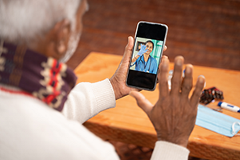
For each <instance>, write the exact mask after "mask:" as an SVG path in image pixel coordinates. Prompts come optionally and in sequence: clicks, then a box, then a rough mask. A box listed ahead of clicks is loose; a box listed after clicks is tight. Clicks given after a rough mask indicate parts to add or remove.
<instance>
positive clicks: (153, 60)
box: [149, 56, 157, 63]
mask: <svg viewBox="0 0 240 160" xmlns="http://www.w3.org/2000/svg"><path fill="white" fill-rule="evenodd" d="M149 57H150V59H151V61H152V63H157V60H156V59H155V58H153V57H152V56H149Z"/></svg>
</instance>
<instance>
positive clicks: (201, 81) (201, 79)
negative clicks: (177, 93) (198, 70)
mask: <svg viewBox="0 0 240 160" xmlns="http://www.w3.org/2000/svg"><path fill="white" fill-rule="evenodd" d="M200 77H202V78H200ZM198 79H199V82H200V83H203V82H204V79H205V77H204V75H199V76H198ZM204 87H206V81H205V83H204Z"/></svg>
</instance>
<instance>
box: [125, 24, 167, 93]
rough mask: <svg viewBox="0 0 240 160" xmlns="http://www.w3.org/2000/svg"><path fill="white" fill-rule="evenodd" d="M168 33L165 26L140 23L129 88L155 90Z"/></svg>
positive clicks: (136, 34)
mask: <svg viewBox="0 0 240 160" xmlns="http://www.w3.org/2000/svg"><path fill="white" fill-rule="evenodd" d="M167 31H168V27H167V25H165V24H160V23H153V22H144V21H141V22H139V23H138V25H137V29H136V32H135V42H134V47H133V52H132V57H131V62H130V65H129V70H128V76H127V81H126V83H127V85H128V86H130V87H135V88H138V89H144V90H154V89H155V87H156V81H157V74H158V66H159V63H160V61H161V57H162V52H163V49H164V46H165V41H166V36H167Z"/></svg>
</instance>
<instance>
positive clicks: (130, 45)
mask: <svg viewBox="0 0 240 160" xmlns="http://www.w3.org/2000/svg"><path fill="white" fill-rule="evenodd" d="M133 41H134V40H133V37H131V36H129V37H128V44H127V46H126V47H125V51H124V55H123V61H124V62H127V63H128V62H130V59H131V55H132V50H133Z"/></svg>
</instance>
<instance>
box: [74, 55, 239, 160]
mask: <svg viewBox="0 0 240 160" xmlns="http://www.w3.org/2000/svg"><path fill="white" fill-rule="evenodd" d="M121 59H122V56H117V55H111V54H103V53H96V52H91V53H90V54H89V55H88V56H87V57H86V59H85V60H84V61H83V62H82V63H81V64H80V65H79V66H78V67H77V68H76V69H75V73H76V75H77V77H78V83H80V82H97V81H101V80H104V79H106V78H110V77H111V76H112V75H113V74H114V72H115V71H116V70H117V67H118V65H119V63H120V62H121ZM172 68H173V64H172V63H171V64H170V69H172ZM198 75H204V76H205V78H206V87H205V88H209V87H212V86H216V87H217V88H219V89H221V90H222V91H223V93H224V100H223V101H224V102H227V103H231V104H234V105H236V106H239V107H240V97H239V93H240V71H233V70H225V69H217V68H210V67H201V66H194V71H193V81H194V84H195V82H196V80H197V77H198ZM142 94H144V96H145V97H146V98H147V99H148V100H149V101H151V102H152V103H153V104H154V103H155V102H156V101H157V99H158V86H157V87H156V90H155V91H142ZM208 106H209V107H211V108H218V107H217V102H214V103H211V104H209V105H208ZM223 113H224V114H227V115H230V116H232V117H235V118H237V119H240V113H235V112H231V111H228V110H224V109H223ZM84 125H85V126H86V127H87V128H88V129H89V130H90V131H92V132H93V133H95V134H96V135H97V136H99V137H101V138H103V139H108V140H113V141H120V142H125V143H129V144H135V145H139V146H145V147H149V148H154V145H155V142H156V141H157V138H156V132H155V130H154V128H153V126H152V124H151V122H150V120H149V119H148V117H147V115H146V114H145V113H144V112H143V111H142V110H141V109H140V108H139V107H138V106H137V104H136V102H135V99H134V98H132V97H130V96H126V97H124V98H122V99H119V100H117V102H116V107H115V108H112V109H108V110H105V111H103V112H101V113H99V114H98V115H96V116H95V117H93V118H91V119H89V120H88V121H87V122H85V123H84ZM188 149H189V150H190V155H191V156H194V157H199V158H205V159H213V160H221V159H222V160H224V159H228V160H230V159H231V160H239V159H240V136H234V137H232V138H229V137H226V136H223V135H220V134H218V133H215V132H212V131H210V130H207V129H204V128H202V127H200V126H195V128H194V130H193V132H192V134H191V136H190V138H189V143H188Z"/></svg>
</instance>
